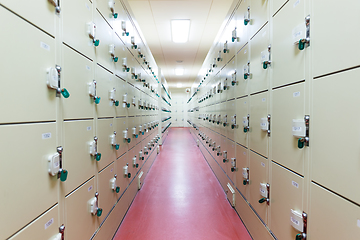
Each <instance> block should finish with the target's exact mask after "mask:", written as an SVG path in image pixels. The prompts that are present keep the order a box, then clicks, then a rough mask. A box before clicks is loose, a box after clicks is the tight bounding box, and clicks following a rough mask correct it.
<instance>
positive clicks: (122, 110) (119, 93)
mask: <svg viewBox="0 0 360 240" xmlns="http://www.w3.org/2000/svg"><path fill="white" fill-rule="evenodd" d="M115 86H116V87H115V88H116V98H117V99H118V101H119V106H118V107H115V112H116V116H117V117H125V116H127V106H124V103H123V100H124V95H125V94H127V91H128V84H127V83H126V82H125V80H123V79H120V78H118V77H117V76H116V77H115ZM129 100H131V99H130V98H129V96H127V101H129ZM136 104H138V103H136Z"/></svg>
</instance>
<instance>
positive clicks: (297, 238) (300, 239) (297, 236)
mask: <svg viewBox="0 0 360 240" xmlns="http://www.w3.org/2000/svg"><path fill="white" fill-rule="evenodd" d="M302 239H303V237H302V234H301V233H299V234H296V238H295V240H302Z"/></svg>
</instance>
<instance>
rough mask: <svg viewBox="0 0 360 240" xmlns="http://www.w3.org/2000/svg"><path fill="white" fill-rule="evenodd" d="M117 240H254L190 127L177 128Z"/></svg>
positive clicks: (171, 132)
mask: <svg viewBox="0 0 360 240" xmlns="http://www.w3.org/2000/svg"><path fill="white" fill-rule="evenodd" d="M114 239H115V240H124V239H127V240H128V239H141V240H144V239H146V240H155V239H156V240H162V239H166V240H168V239H171V240H177V239H179V240H180V239H181V240H186V239H191V240H196V239H206V240H211V239H217V240H219V239H220V240H225V239H231V240H234V239H243V240H248V239H249V240H250V239H251V237H250V236H249V234H248V232H247V230H246V229H245V227H244V225H243V224H242V221H241V220H240V218H239V217H238V215H237V214H236V212H235V210H234V209H233V208H232V207H231V206H230V204H229V202H228V200H227V199H226V195H225V193H224V191H223V189H222V188H221V186H220V184H219V182H218V180H217V179H216V177H215V175H214V174H213V172H212V171H211V169H210V167H209V165H208V164H207V162H206V160H205V159H204V157H203V155H202V154H201V152H200V150H199V148H198V147H197V146H196V143H195V141H194V139H193V138H192V136H191V135H190V132H189V130H188V129H186V128H172V129H171V130H170V132H169V135H168V137H167V139H166V141H165V143H164V145H163V147H162V149H161V152H160V154H159V155H158V157H157V159H156V160H155V162H154V164H153V166H152V168H151V169H150V172H149V174H148V175H147V177H146V179H145V182H144V185H143V187H142V189H141V190H140V191H139V192H138V194H137V195H136V197H135V199H134V202H133V203H132V205H131V207H130V209H129V211H128V213H127V214H126V216H125V218H124V220H123V222H122V224H121V225H120V227H119V229H118V232H117V233H116V235H115V238H114Z"/></svg>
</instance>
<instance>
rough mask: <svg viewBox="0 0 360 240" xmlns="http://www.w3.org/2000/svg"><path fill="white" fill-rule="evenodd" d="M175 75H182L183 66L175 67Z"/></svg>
mask: <svg viewBox="0 0 360 240" xmlns="http://www.w3.org/2000/svg"><path fill="white" fill-rule="evenodd" d="M175 75H176V76H182V75H184V69H183V68H176V69H175Z"/></svg>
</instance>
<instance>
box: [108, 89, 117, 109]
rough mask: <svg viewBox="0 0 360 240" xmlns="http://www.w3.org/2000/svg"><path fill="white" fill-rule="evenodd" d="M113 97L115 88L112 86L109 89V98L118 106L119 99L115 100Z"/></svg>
mask: <svg viewBox="0 0 360 240" xmlns="http://www.w3.org/2000/svg"><path fill="white" fill-rule="evenodd" d="M115 97H116V89H115V88H113V89H112V90H110V91H109V99H110V101H111V102H113V104H114V105H115V106H116V107H117V106H119V101H118V100H116V99H115Z"/></svg>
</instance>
